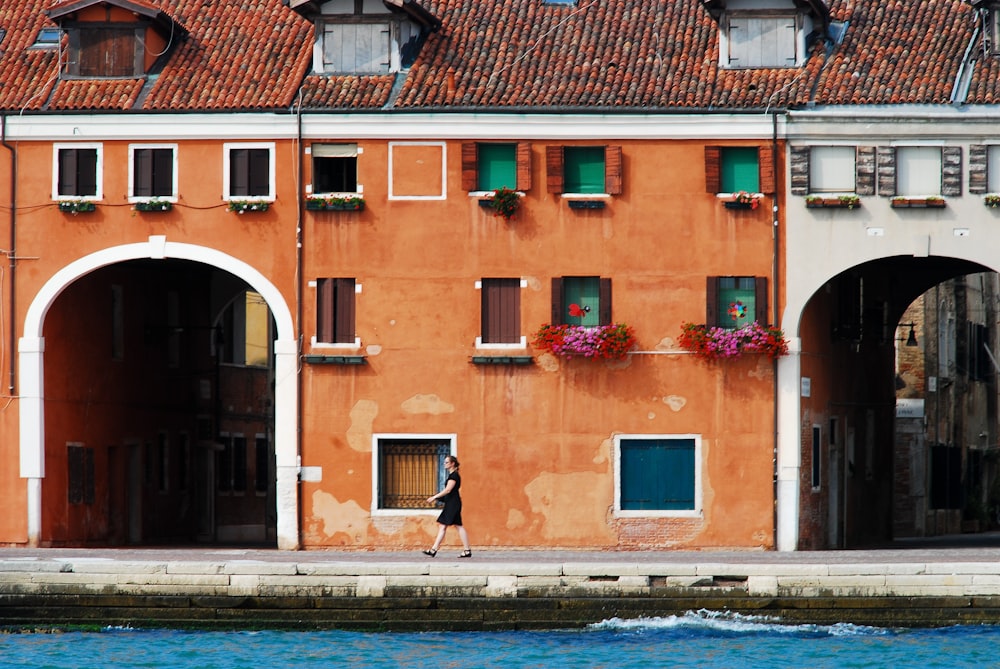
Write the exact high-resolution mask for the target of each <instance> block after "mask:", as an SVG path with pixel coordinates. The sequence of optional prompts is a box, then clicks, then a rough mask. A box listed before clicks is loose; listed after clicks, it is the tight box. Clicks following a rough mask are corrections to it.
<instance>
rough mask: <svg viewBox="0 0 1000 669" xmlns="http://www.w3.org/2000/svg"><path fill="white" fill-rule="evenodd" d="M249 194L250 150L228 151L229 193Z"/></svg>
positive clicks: (233, 194)
mask: <svg viewBox="0 0 1000 669" xmlns="http://www.w3.org/2000/svg"><path fill="white" fill-rule="evenodd" d="M249 194H250V152H249V150H248V149H231V150H230V151H229V195H230V197H233V196H241V195H249Z"/></svg>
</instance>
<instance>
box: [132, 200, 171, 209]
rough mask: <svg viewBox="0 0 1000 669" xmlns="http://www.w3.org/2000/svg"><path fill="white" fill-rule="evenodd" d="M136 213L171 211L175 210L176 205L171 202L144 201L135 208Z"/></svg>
mask: <svg viewBox="0 0 1000 669" xmlns="http://www.w3.org/2000/svg"><path fill="white" fill-rule="evenodd" d="M134 208H135V210H136V211H170V210H171V209H173V208H174V203H173V202H170V201H169V200H157V199H155V198H154V199H152V200H142V201H141V202H136V203H135V206H134Z"/></svg>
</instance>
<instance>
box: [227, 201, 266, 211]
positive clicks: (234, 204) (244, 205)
mask: <svg viewBox="0 0 1000 669" xmlns="http://www.w3.org/2000/svg"><path fill="white" fill-rule="evenodd" d="M228 208H229V211H232V212H235V213H237V214H244V213H246V212H248V211H249V212H265V211H267V210H268V209H270V208H271V202H270V201H269V200H229V204H228Z"/></svg>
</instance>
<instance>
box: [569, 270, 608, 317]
mask: <svg viewBox="0 0 1000 669" xmlns="http://www.w3.org/2000/svg"><path fill="white" fill-rule="evenodd" d="M574 304H575V305H576V306H577V307H579V310H580V311H582V313H583V315H582V316H581V315H577V316H571V315H570V308H571V306H572V305H574ZM562 308H563V312H562V322H563V323H565V324H566V325H587V326H593V325H600V324H601V279H600V277H596V276H573V277H566V278H565V279H563V295H562ZM573 311H574V312H575V313H580V311H577V310H575V309H574V310H573Z"/></svg>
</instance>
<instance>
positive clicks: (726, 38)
mask: <svg viewBox="0 0 1000 669" xmlns="http://www.w3.org/2000/svg"><path fill="white" fill-rule="evenodd" d="M763 22H773V23H774V24H775V25H774V26H773V28H772V29H776V30H777V31H779V32H780V31H781V30H789V26H788V25H787V24H788V23H789V22H791V24H792V25H791V27H790V30H791V32H792V35H791V40H790V42H785V41H784V40H778V41H777V42H776V43H777V44H778V45H779V46H780V48H781V50H782V52H784V53H785V56H784V57H782V56H781V55H780V54H779V53H777V52H776V53H775V54H773V56H774V62H771V61H769V60H767V59H766V58H765V57H764V55H763V53H761V54H759V55H758V56H756V57H750V55H749V54H747V55H744V56H743V57H742V58H741V57H740V56H739V55H734V54H733V49H734V47H736V48H737V50H738V49H739V45H738V44H737V42H736V40H734V39H733V38H732V35H731V31H732V30H734V29H736V30H746V31H749V30H750V29H753V28H757V29H758V32H759V34H758V36H757V37H756V38H755V39H753V40H750V41H748V42H747V44H750V43H751V42H756V43H757V44H760V43H761V42H762V40H763V39H764V34H763ZM734 24H735V25H734ZM803 32H804V31H803V26H802V15H801V14H798V13H795V14H787V13H780V14H773V13H745V12H739V13H728V14H724V15H723V17H722V21H721V23H720V30H719V66H720V67H722V68H725V69H738V70H748V69H763V68H784V67H800V66H801V65H802V64H803V56H802V54H803V53H804V52H805V44H804V38H803ZM748 49H749V47H748ZM758 61H759V62H758ZM777 61H781V62H777Z"/></svg>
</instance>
